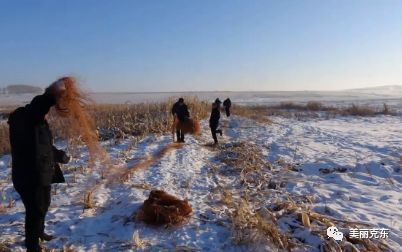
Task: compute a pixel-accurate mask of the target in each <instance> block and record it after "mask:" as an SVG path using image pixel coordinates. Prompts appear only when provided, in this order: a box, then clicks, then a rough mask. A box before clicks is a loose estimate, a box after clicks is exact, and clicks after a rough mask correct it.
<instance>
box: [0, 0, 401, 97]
mask: <svg viewBox="0 0 402 252" xmlns="http://www.w3.org/2000/svg"><path fill="white" fill-rule="evenodd" d="M63 75H74V76H76V77H77V78H78V79H79V80H80V82H81V83H82V85H83V86H84V87H85V88H86V89H88V90H91V91H120V92H121V91H131V92H146V91H213V90H227V91H255V90H285V91H286V90H337V89H348V88H362V87H369V86H379V85H395V84H402V1H398V0H383V1H379V0H350V1H349V0H327V1H321V0H304V1H296V0H290V1H287V0H275V1H270V0H250V1H248V0H241V1H240V0H193V1H187V0H169V1H166V0H152V1H146V0H143V1H134V0H133V1H130V0H118V1H108V0H85V1H79V0H71V1H62V0H46V1H44V0H38V1H29V0H26V1H22V0H21V1H19V0H15V1H8V0H0V86H6V85H9V84H32V85H39V86H42V87H44V86H45V85H47V84H50V83H51V82H52V81H54V80H55V79H56V78H58V77H60V76H63Z"/></svg>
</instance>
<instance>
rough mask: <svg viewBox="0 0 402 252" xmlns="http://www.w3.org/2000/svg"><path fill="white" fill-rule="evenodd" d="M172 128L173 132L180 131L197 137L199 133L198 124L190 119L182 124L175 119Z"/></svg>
mask: <svg viewBox="0 0 402 252" xmlns="http://www.w3.org/2000/svg"><path fill="white" fill-rule="evenodd" d="M172 128H173V130H172V131H173V132H174V131H176V130H181V131H182V132H183V133H184V134H192V135H199V134H200V133H201V127H200V122H199V121H198V120H195V119H192V118H189V119H188V120H187V121H184V122H181V121H179V120H177V119H175V120H174V122H173V127H172Z"/></svg>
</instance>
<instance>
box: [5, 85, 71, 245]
mask: <svg viewBox="0 0 402 252" xmlns="http://www.w3.org/2000/svg"><path fill="white" fill-rule="evenodd" d="M64 91H65V86H64V83H63V80H62V79H60V80H58V81H56V82H54V83H53V84H52V85H50V86H49V87H48V88H47V89H46V91H45V93H44V94H42V95H38V96H36V97H35V98H34V99H33V100H32V101H31V103H30V104H28V105H26V106H25V107H20V108H17V109H16V110H15V111H14V112H12V113H11V114H10V117H9V119H8V124H9V131H10V145H11V156H12V181H13V185H14V188H15V190H16V191H17V192H18V194H19V195H20V196H21V199H22V202H23V203H24V206H25V246H26V248H27V251H41V247H40V245H39V239H41V240H45V241H49V240H51V239H52V238H53V237H52V236H51V235H47V234H46V233H45V217H46V213H47V211H48V208H49V205H50V198H51V194H50V191H51V184H52V183H63V182H64V177H63V174H62V172H61V170H60V166H59V165H58V164H57V163H64V164H65V163H68V162H69V159H70V158H69V157H68V156H67V155H66V153H65V152H64V151H61V150H58V149H56V147H54V145H53V137H52V133H51V131H50V128H49V124H48V122H47V114H48V112H49V110H50V108H51V107H53V106H57V103H58V101H59V99H60V97H61V96H62V94H63V92H64Z"/></svg>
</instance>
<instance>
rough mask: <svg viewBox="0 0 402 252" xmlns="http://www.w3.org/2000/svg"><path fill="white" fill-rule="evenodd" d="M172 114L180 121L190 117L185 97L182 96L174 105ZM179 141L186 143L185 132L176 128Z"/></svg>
mask: <svg viewBox="0 0 402 252" xmlns="http://www.w3.org/2000/svg"><path fill="white" fill-rule="evenodd" d="M172 115H173V116H174V117H175V118H177V120H179V121H180V122H186V121H187V120H188V119H189V118H190V112H189V111H188V107H187V105H186V104H185V103H184V99H183V98H180V99H179V100H178V101H177V102H176V103H175V104H173V107H172ZM176 136H177V142H179V143H184V133H183V132H182V131H181V130H179V129H178V130H176Z"/></svg>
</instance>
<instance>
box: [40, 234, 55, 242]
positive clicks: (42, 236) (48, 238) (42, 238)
mask: <svg viewBox="0 0 402 252" xmlns="http://www.w3.org/2000/svg"><path fill="white" fill-rule="evenodd" d="M39 238H40V239H41V240H42V241H51V240H53V238H54V236H53V235H48V234H46V233H43V235H41V237H39Z"/></svg>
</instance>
